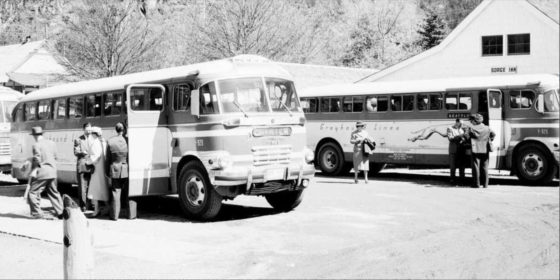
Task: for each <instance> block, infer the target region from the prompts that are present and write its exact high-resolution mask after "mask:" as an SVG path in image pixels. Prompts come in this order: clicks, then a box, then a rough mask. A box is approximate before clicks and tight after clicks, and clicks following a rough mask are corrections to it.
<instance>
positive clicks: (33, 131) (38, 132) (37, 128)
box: [31, 126, 43, 135]
mask: <svg viewBox="0 0 560 280" xmlns="http://www.w3.org/2000/svg"><path fill="white" fill-rule="evenodd" d="M31 135H43V128H42V127H40V126H35V127H32V128H31Z"/></svg>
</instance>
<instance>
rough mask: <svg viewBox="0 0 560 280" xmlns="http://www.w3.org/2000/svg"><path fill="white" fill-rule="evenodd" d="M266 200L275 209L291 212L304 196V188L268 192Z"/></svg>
mask: <svg viewBox="0 0 560 280" xmlns="http://www.w3.org/2000/svg"><path fill="white" fill-rule="evenodd" d="M265 197H266V201H268V203H269V204H270V206H272V207H273V208H274V209H276V210H278V211H282V212H289V211H292V210H293V209H294V208H296V207H297V206H298V205H299V204H300V203H301V200H302V198H303V190H299V191H283V192H279V193H272V194H267V195H266V196H265Z"/></svg>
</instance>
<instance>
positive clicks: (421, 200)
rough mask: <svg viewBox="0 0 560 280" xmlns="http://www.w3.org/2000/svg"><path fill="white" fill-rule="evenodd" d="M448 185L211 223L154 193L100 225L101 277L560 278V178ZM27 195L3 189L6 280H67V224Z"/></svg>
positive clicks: (409, 185)
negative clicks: (125, 216)
mask: <svg viewBox="0 0 560 280" xmlns="http://www.w3.org/2000/svg"><path fill="white" fill-rule="evenodd" d="M434 174H435V175H434ZM447 181H448V178H447V177H446V176H445V172H444V171H441V170H440V171H425V170H422V171H408V170H386V171H383V172H382V173H381V174H380V175H379V176H378V177H376V178H372V179H371V180H370V182H369V184H367V185H366V184H364V183H360V184H354V183H353V179H352V178H350V177H344V178H329V177H322V176H320V175H319V176H317V177H316V178H315V179H314V180H313V182H312V184H311V186H310V188H309V189H308V190H306V192H305V198H304V200H303V203H302V204H301V205H300V206H299V207H298V208H297V209H296V210H295V211H293V212H289V213H277V212H275V211H274V210H273V209H272V208H271V207H270V206H269V205H268V204H267V203H266V201H265V199H264V198H262V197H239V198H237V199H235V200H234V201H229V202H227V205H226V206H225V207H224V208H223V212H222V213H221V214H220V216H219V218H218V220H217V221H215V222H208V223H197V222H191V221H188V220H185V219H184V218H183V217H182V216H181V212H180V208H179V205H178V203H177V198H176V197H173V196H169V197H153V198H144V199H142V200H141V201H140V206H139V207H140V209H139V218H138V219H137V220H119V221H118V222H113V221H110V220H108V219H107V218H106V217H104V218H101V219H93V220H90V222H91V227H92V231H93V234H94V238H95V253H96V270H95V276H96V277H100V278H531V279H534V278H556V279H557V278H559V188H558V182H557V181H556V182H555V183H554V184H551V185H550V186H541V187H526V186H522V185H519V183H518V181H517V180H515V178H513V177H509V176H494V177H493V178H492V180H491V184H492V186H491V187H490V188H489V189H471V188H466V187H450V186H448V185H447ZM23 189H24V188H23V186H21V185H15V184H8V183H7V182H4V184H3V186H0V232H1V233H0V248H3V251H4V252H5V253H3V254H2V261H1V262H0V272H1V273H0V278H61V277H62V252H63V249H62V244H61V240H62V223H63V222H62V221H58V220H57V221H47V220H30V219H27V218H26V217H27V215H28V209H27V205H26V204H25V203H24V201H23V200H22V199H21V197H20V196H21V195H22V194H23ZM43 203H44V206H45V207H48V206H49V205H48V200H43ZM6 252H10V253H6Z"/></svg>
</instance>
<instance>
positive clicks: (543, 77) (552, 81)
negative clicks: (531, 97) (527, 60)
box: [298, 74, 559, 97]
mask: <svg viewBox="0 0 560 280" xmlns="http://www.w3.org/2000/svg"><path fill="white" fill-rule="evenodd" d="M558 78H559V77H558V75H554V74H532V75H508V76H505V75H504V76H484V77H467V78H449V79H434V80H408V81H391V82H372V83H358V84H353V83H346V84H333V85H327V86H321V87H310V88H306V89H303V90H301V91H300V92H298V93H299V96H300V97H320V96H348V95H362V94H373V95H375V94H395V93H420V92H444V91H454V90H474V89H480V88H510V87H523V86H529V85H534V86H537V85H539V84H540V85H543V86H552V87H556V88H557V87H558Z"/></svg>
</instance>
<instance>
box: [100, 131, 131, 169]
mask: <svg viewBox="0 0 560 280" xmlns="http://www.w3.org/2000/svg"><path fill="white" fill-rule="evenodd" d="M105 162H106V169H105V171H106V174H107V176H109V177H110V178H111V179H124V178H128V144H127V143H126V139H125V138H124V137H123V136H120V135H117V136H113V137H111V138H109V140H107V159H106V161H105Z"/></svg>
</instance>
